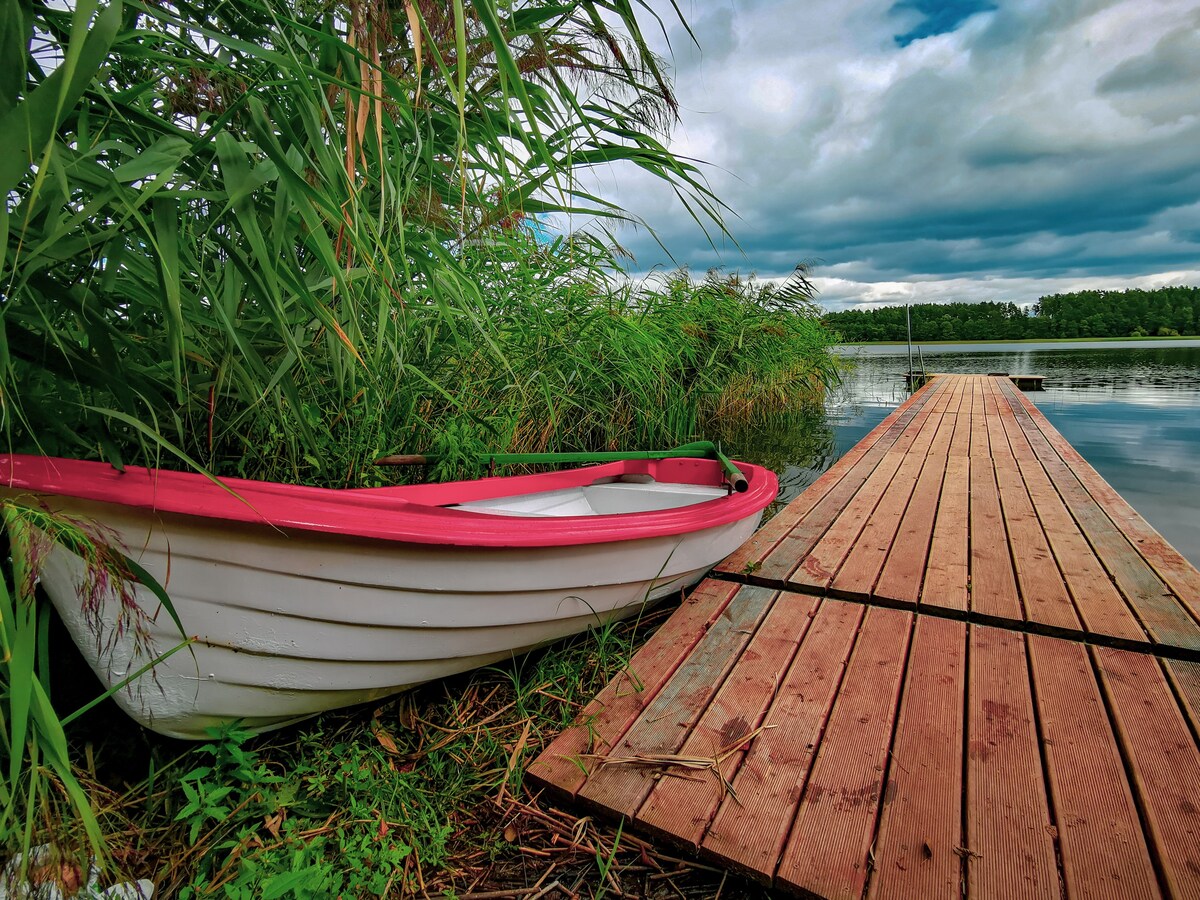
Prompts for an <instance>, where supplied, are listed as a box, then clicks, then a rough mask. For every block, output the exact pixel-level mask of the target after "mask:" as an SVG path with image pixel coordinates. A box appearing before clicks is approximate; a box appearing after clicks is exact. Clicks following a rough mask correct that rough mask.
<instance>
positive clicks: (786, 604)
mask: <svg viewBox="0 0 1200 900" xmlns="http://www.w3.org/2000/svg"><path fill="white" fill-rule="evenodd" d="M820 602H821V601H820V600H819V599H818V598H816V597H812V596H801V595H800V594H788V593H785V594H781V595H780V596H779V597H778V598H777V599H776V600H775V602H774V604H772V606H771V609H770V611H769V612H768V613H767V617H766V618H765V619H764V620H763V623H762V625H761V626H760V627H759V629H758V631H757V632H756V633H755V635H754V637H753V638H752V639H751V641H750V643H749V644H748V645H747V647H746V649H745V650H744V651H743V652H742V654H741V656H739V657H738V659H737V662H736V663H735V664H734V667H733V670H732V671H731V672H730V673H729V676H728V677H727V678H726V679H725V683H724V684H723V685H721V689H720V690H719V691H718V692H717V695H716V696H715V697H714V698H713V701H712V703H711V704H709V706H708V708H707V709H706V710H704V713H703V715H702V716H701V717H700V719H699V721H698V722H697V723H696V726H695V728H693V729H692V732H691V734H689V735H688V737H687V740H686V741H684V743H683V746H682V747H681V748H680V750H679V753H680V755H682V756H697V757H712V758H714V759H716V758H718V757H719V756H720V755H722V753H723V752H724V751H727V750H732V749H733V748H734V747H735V746H736V745H737V742H738V741H739V740H740V739H742V738H744V737H745V736H746V735H749V734H752V733H753V732H754V731H755V730H756V729H758V728H759V726H760V725H763V724H766V725H768V726H770V725H771V724H772V723H771V722H770V721H769V720H768V719H767V718H766V713H767V712H768V707H769V706H770V703H771V701H772V700H773V699H774V698H775V691H776V688H777V687H778V683H779V673H780V672H785V671H787V669H788V667H789V666H790V665H791V662H792V658H793V656H794V654H795V652H796V649H797V647H798V646H799V645H800V643H801V642H802V641H803V639H804V636H805V634H806V632H807V629H808V626H809V624H810V623H811V622H812V621H813V618H814V617H815V616H816V610H817V606H818V604H819V603H820ZM741 761H742V754H741V753H735V754H734V755H733V756H732V757H730V758H729V759H728V760H726V761H725V762H723V763H722V764H721V775H722V776H723V779H724V780H732V779H733V778H734V776H735V774H736V773H737V770H738V767H739V765H740V764H741ZM724 795H725V789H724V783H723V781H722V779H721V778H718V777H716V775H715V773H714V774H713V776H712V777H709V778H707V783H706V782H705V780H704V779H701V780H700V782H699V783H697V779H696V778H694V777H692V778H687V779H683V778H678V777H664V778H659V779H658V780H657V782H656V783H655V785H654V786H653V788H652V789H651V791H650V794H649V796H648V797H647V798H646V800H645V802H644V803H643V804H642V807H641V809H640V810H639V811H638V814H637V817H638V820H639V821H640V822H641V824H642V825H643V826H644V827H645V829H646V830H647V831H648V832H649V833H651V834H658V835H660V836H663V837H667V838H668V839H673V840H680V839H682V840H683V841H685V842H687V843H689V844H691V845H693V846H695V847H698V846H699V845H700V839H701V837H702V836H703V834H704V832H705V830H707V828H708V824H709V822H710V821H711V820H712V817H713V815H715V813H716V811H717V807H718V806H719V805H720V802H721V799H722V798H723V797H724Z"/></svg>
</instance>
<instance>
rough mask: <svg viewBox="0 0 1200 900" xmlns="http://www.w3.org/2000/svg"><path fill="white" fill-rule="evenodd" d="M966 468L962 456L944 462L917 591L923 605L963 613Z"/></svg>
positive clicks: (967, 527)
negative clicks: (922, 581) (921, 582)
mask: <svg viewBox="0 0 1200 900" xmlns="http://www.w3.org/2000/svg"><path fill="white" fill-rule="evenodd" d="M955 434H957V431H956V432H955ZM970 466H971V460H970V458H969V457H967V456H965V455H963V456H950V457H948V458H947V460H946V472H945V475H944V476H943V479H942V493H941V500H940V502H939V504H938V509H937V517H936V519H935V521H934V526H933V541H932V543H931V544H930V546H929V566H928V568H927V570H926V572H925V585H924V587H923V588H922V590H921V603H922V604H923V605H927V606H937V607H942V608H945V609H955V610H961V611H962V612H966V610H967V603H968V595H967V584H968V582H967V579H968V578H969V576H970V566H969V559H970V557H969V551H968V537H967V536H968V534H969V533H970V519H969V512H970V505H971V501H970V490H971V481H970Z"/></svg>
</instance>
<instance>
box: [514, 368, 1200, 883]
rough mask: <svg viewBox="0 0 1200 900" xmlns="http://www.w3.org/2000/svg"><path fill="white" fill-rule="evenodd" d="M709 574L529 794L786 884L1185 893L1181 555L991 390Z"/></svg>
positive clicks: (1192, 873) (1018, 405)
mask: <svg viewBox="0 0 1200 900" xmlns="http://www.w3.org/2000/svg"><path fill="white" fill-rule="evenodd" d="M715 575H716V577H713V578H710V579H708V580H706V581H705V582H703V583H702V584H701V585H700V586H699V587H698V588H697V589H696V590H695V591H693V593H692V594H691V596H690V597H689V598H688V599H687V600H686V601H685V602H684V603H683V605H682V606H681V607H680V609H679V610H678V611H677V612H676V613H675V614H674V615H672V617H671V618H670V619H669V620H668V621H667V623H666V624H665V625H663V627H662V628H661V629H660V630H659V631H658V632H657V633H656V634H655V635H654V636H653V637H652V638H651V639H650V640H649V641H648V642H647V643H646V644H645V645H644V646H643V647H642V649H641V650H640V651H639V652H638V653H637V654H636V655H635V657H634V658H633V660H632V661H631V663H630V666H629V668H628V670H627V671H626V673H624V674H623V675H622V676H620V677H618V678H617V679H616V680H614V681H613V682H612V683H611V684H609V685H608V687H606V688H605V690H604V691H603V692H602V693H601V694H600V695H599V696H598V697H597V698H596V699H595V700H594V701H593V702H592V703H591V704H590V705H589V706H588V708H587V709H586V710H585V711H584V713H583V714H582V715H581V717H580V719H579V724H577V725H576V726H575V727H572V728H569V729H567V730H566V731H565V732H563V733H562V734H561V735H560V736H559V737H558V738H557V739H556V740H555V741H554V742H553V743H552V744H551V745H550V746H549V747H548V748H547V749H546V751H545V752H544V753H543V754H542V755H541V756H540V757H539V758H538V759H537V760H536V761H535V762H534V763H533V764H532V765H531V767H530V769H529V773H528V774H529V778H530V780H531V782H533V783H534V784H535V785H537V786H541V787H544V788H545V789H547V790H550V791H552V792H554V793H556V794H559V795H560V796H561V795H564V794H565V795H568V796H569V797H570V798H571V799H572V800H573V801H574V802H576V803H579V804H581V805H584V806H586V807H588V808H590V809H591V810H593V811H596V812H598V813H600V814H603V815H607V816H614V817H615V816H623V817H625V819H626V820H627V825H628V827H632V828H634V829H636V830H638V831H640V832H642V833H644V834H649V835H651V836H654V837H656V838H658V839H661V840H663V841H665V842H668V843H671V844H674V845H677V846H680V847H683V848H685V849H690V850H692V851H695V852H698V853H699V854H700V856H701V857H703V858H705V859H708V860H710V861H713V862H716V863H719V864H722V865H725V866H728V867H730V868H731V869H733V870H735V871H737V872H740V873H742V874H745V875H748V876H750V877H752V878H755V879H758V880H760V881H763V882H766V883H769V884H772V885H774V886H777V887H779V888H781V889H784V890H786V891H789V892H792V893H797V894H800V895H805V896H818V897H831V898H832V897H838V898H841V897H848V898H849V897H862V896H867V897H870V898H886V897H912V898H925V897H929V898H935V897H945V898H959V897H961V896H967V897H978V898H1009V897H1046V898H1060V897H1064V896H1065V897H1067V898H1069V900H1071V898H1084V897H1112V898H1131V897H1158V896H1168V897H1197V898H1200V741H1198V735H1200V622H1198V616H1197V610H1198V608H1200V573H1198V572H1197V571H1196V569H1195V568H1193V567H1192V566H1191V565H1189V564H1188V563H1187V562H1186V561H1185V560H1184V559H1183V558H1182V557H1181V556H1180V555H1179V554H1178V553H1177V552H1176V551H1174V550H1173V549H1172V548H1171V547H1170V546H1169V545H1168V544H1167V543H1166V542H1165V541H1164V540H1163V539H1162V538H1161V537H1160V536H1159V535H1158V534H1157V533H1156V532H1155V531H1154V530H1153V529H1152V528H1151V527H1150V526H1149V525H1148V524H1147V523H1146V522H1145V521H1144V520H1143V519H1141V517H1139V516H1138V515H1137V514H1136V513H1135V512H1134V511H1133V509H1132V508H1130V507H1129V506H1128V504H1126V503H1125V502H1124V501H1123V500H1122V499H1121V498H1120V497H1119V496H1118V495H1117V494H1116V493H1115V492H1114V491H1113V490H1112V488H1110V487H1109V486H1108V485H1107V484H1106V483H1105V482H1104V481H1103V480H1102V479H1101V478H1100V476H1099V475H1097V474H1096V473H1095V471H1094V470H1092V469H1091V467H1090V466H1088V465H1087V463H1086V462H1084V461H1083V459H1082V458H1081V457H1080V456H1079V455H1078V454H1077V453H1076V452H1075V451H1074V450H1073V449H1072V448H1071V447H1070V445H1069V444H1067V442H1066V441H1065V440H1064V439H1063V438H1062V436H1061V435H1059V434H1058V432H1057V431H1055V430H1054V428H1053V427H1051V426H1050V424H1049V423H1048V422H1047V421H1046V420H1045V418H1044V417H1043V416H1042V415H1041V414H1040V413H1039V412H1038V411H1037V410H1036V408H1034V407H1033V406H1032V405H1031V404H1030V403H1029V402H1028V401H1027V400H1026V399H1025V398H1024V397H1023V396H1021V394H1020V392H1019V391H1018V390H1016V389H1015V388H1014V386H1013V385H1012V383H1011V381H1009V379H1007V378H999V377H995V378H992V377H983V376H939V377H938V378H936V379H935V380H934V381H933V382H932V383H931V384H930V385H928V386H926V387H925V388H923V389H922V390H921V391H919V392H918V393H917V394H915V395H914V396H913V397H912V398H911V399H910V400H908V401H907V402H906V403H905V404H904V405H903V406H901V407H900V408H899V409H898V410H896V411H895V412H894V413H893V414H892V415H890V416H889V417H888V418H887V419H886V420H884V422H882V423H881V424H880V425H879V427H877V428H876V429H875V430H874V431H872V432H871V434H869V435H868V436H867V437H866V438H865V439H864V440H863V441H861V442H860V443H859V444H858V445H857V446H855V447H854V448H853V449H852V450H851V451H850V452H849V453H847V454H846V455H845V456H844V457H843V458H842V459H841V460H840V461H839V462H838V463H837V464H836V465H835V466H834V467H833V468H831V469H830V470H829V471H828V472H826V473H825V475H823V476H822V478H821V479H820V480H819V481H818V482H817V483H816V484H814V485H813V486H812V487H811V488H809V489H808V490H807V491H805V492H804V494H802V495H801V496H800V497H799V498H798V499H797V500H796V501H794V502H793V503H792V504H791V505H789V506H788V507H787V508H786V509H785V510H784V511H783V512H782V513H781V514H780V515H779V516H777V517H776V518H775V519H773V520H772V521H771V522H769V523H768V524H767V526H766V527H765V528H763V529H762V530H761V531H760V532H759V533H758V534H756V535H755V536H754V537H753V538H752V539H751V540H750V541H749V542H747V544H746V545H745V546H744V547H743V548H742V549H741V550H740V551H739V552H738V553H737V554H735V556H733V557H731V558H730V559H729V560H727V561H726V562H725V563H724V564H723V565H722V566H721V567H720V570H719V571H718V572H716V573H715ZM683 760H687V762H688V764H687V765H686V766H685V765H680V764H679V763H680V762H681V761H683Z"/></svg>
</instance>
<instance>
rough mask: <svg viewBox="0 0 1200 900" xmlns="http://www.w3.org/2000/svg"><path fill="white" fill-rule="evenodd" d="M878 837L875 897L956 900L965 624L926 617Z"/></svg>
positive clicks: (917, 637)
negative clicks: (943, 899) (944, 899)
mask: <svg viewBox="0 0 1200 900" xmlns="http://www.w3.org/2000/svg"><path fill="white" fill-rule="evenodd" d="M910 659H911V662H910V663H909V668H908V675H907V676H906V679H905V684H904V698H903V701H902V705H901V709H900V718H899V720H898V721H897V724H896V736H895V740H894V741H893V746H892V751H891V763H890V766H889V769H888V783H887V787H886V788H885V789H884V801H883V813H882V816H881V818H880V823H879V834H878V837H877V838H876V840H875V863H876V871H875V874H874V875H872V877H871V882H870V889H869V892H868V897H869V898H871V900H893V898H909V900H934V898H947V900H951V898H952V900H958V898H959V896H960V885H961V881H962V856H961V854H960V851H961V848H962V846H963V843H964V840H965V839H964V836H963V832H962V802H963V732H964V728H963V697H964V692H965V689H966V662H967V626H966V625H965V624H964V623H962V622H952V621H949V620H947V619H933V618H928V617H920V618H918V620H917V624H916V628H915V630H914V633H913V643H912V650H911V652H910Z"/></svg>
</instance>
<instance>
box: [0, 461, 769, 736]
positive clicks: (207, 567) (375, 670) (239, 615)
mask: <svg viewBox="0 0 1200 900" xmlns="http://www.w3.org/2000/svg"><path fill="white" fill-rule="evenodd" d="M738 465H739V468H740V469H741V472H742V473H743V474H744V475H745V477H746V482H745V487H746V490H745V491H744V492H740V493H739V492H731V491H730V490H728V489H727V487H726V486H725V485H724V478H725V471H724V470H723V469H722V466H721V464H720V463H719V462H717V461H715V460H709V459H680V458H672V459H656V460H625V461H620V462H613V463H607V464H605V465H600V466H590V467H586V468H579V469H573V470H570V471H564V472H553V473H548V474H542V475H525V476H516V477H508V478H485V479H480V480H478V481H470V482H456V483H452V484H441V485H419V486H415V487H392V488H370V489H359V490H330V489H324V488H312V487H300V486H294V485H282V484H274V483H268V482H255V481H245V480H238V479H224V480H222V482H221V483H220V484H217V483H215V482H213V481H211V480H209V479H207V478H205V477H204V476H202V475H198V474H195V473H181V472H167V471H161V470H155V469H142V468H134V467H128V468H126V469H125V470H124V471H117V470H116V469H114V468H112V467H110V466H109V465H107V464H104V463H97V462H82V461H78V460H65V459H54V458H46V457H37V456H20V455H0V494H3V495H4V496H7V497H10V498H18V497H19V498H23V499H25V500H27V501H28V500H30V499H32V498H36V500H37V502H40V503H44V504H45V505H46V506H47V507H48V508H49V509H50V510H52V511H54V512H57V513H63V514H66V515H68V516H70V517H73V518H76V519H79V520H83V521H89V522H95V523H98V524H99V526H102V528H103V529H104V533H105V534H108V535H111V536H112V537H113V538H115V539H116V540H117V541H119V542H120V547H121V549H122V552H123V553H125V554H126V555H128V557H129V558H130V559H133V560H134V561H136V562H137V563H138V564H139V565H140V566H141V567H142V568H143V569H145V571H146V572H148V573H149V574H150V575H151V576H153V578H154V579H157V581H158V582H159V583H160V584H161V585H162V586H163V587H164V588H165V590H166V592H167V594H168V595H169V596H170V599H171V602H172V604H173V606H174V609H175V611H176V612H177V614H178V617H179V621H180V623H181V624H182V628H183V632H184V633H185V634H186V635H187V636H188V637H190V638H193V639H194V640H193V643H192V644H191V645H190V646H189V647H187V648H185V649H184V650H182V651H181V652H177V653H174V654H173V655H171V656H169V657H168V658H166V659H164V660H161V661H160V662H158V663H157V664H156V665H155V666H154V668H153V670H152V672H148V673H146V674H144V675H141V676H139V677H138V678H136V679H135V680H133V681H132V682H131V683H130V684H128V685H126V686H124V687H122V688H120V689H119V690H118V691H117V692H116V693H115V695H114V696H115V698H116V700H117V702H118V703H119V704H120V705H121V707H122V708H123V709H124V710H125V711H126V712H127V713H128V714H129V715H130V716H132V717H133V718H134V719H136V720H137V721H138V722H140V723H142V724H144V725H146V726H147V727H149V728H152V729H153V730H155V731H158V732H160V733H162V734H166V735H170V736H174V737H183V738H203V737H205V736H206V735H205V728H206V727H208V726H211V725H214V724H218V723H221V722H226V721H229V720H234V719H241V720H243V721H244V722H245V724H246V725H247V726H248V727H250V728H254V729H259V730H265V729H270V728H275V727H279V726H281V725H284V724H287V723H289V722H294V721H296V720H298V719H302V718H304V717H306V716H310V715H313V714H315V713H318V712H321V711H322V710H327V709H332V708H335V707H339V706H347V705H350V704H354V703H359V702H364V701H367V700H373V699H376V698H380V697H385V696H387V695H389V694H393V693H395V692H397V691H400V690H402V689H404V688H406V687H411V686H413V685H416V684H420V683H422V682H425V681H429V680H431V679H435V678H441V677H444V676H447V675H452V674H455V673H458V672H463V671H466V670H468V669H472V668H475V667H477V666H483V665H488V664H490V663H493V662H496V661H499V660H503V659H507V658H509V657H511V656H513V655H514V654H519V653H523V652H525V651H527V650H530V649H532V648H534V647H537V646H540V645H543V644H546V643H549V642H551V641H554V640H557V639H559V638H562V637H565V636H567V635H570V634H574V633H577V632H580V631H584V630H586V629H587V628H588V627H589V626H593V625H599V624H602V623H605V622H608V621H610V620H613V619H616V618H620V617H622V616H628V615H632V614H634V613H636V612H637V611H638V610H640V609H642V608H643V607H644V605H645V604H646V603H647V602H652V601H655V600H658V599H660V598H662V597H665V596H667V595H668V594H672V593H675V592H677V591H679V590H680V589H681V588H683V587H685V586H687V585H690V584H693V583H695V582H696V581H698V580H699V579H700V578H701V577H702V576H703V574H704V573H705V572H706V571H707V570H708V569H709V568H711V567H712V566H713V565H715V564H716V563H717V562H719V561H720V560H721V559H723V558H724V557H725V556H727V555H728V554H729V553H731V552H732V551H733V550H734V549H736V548H737V547H738V546H739V545H740V544H742V543H743V542H744V541H745V540H746V539H747V538H749V537H750V535H751V534H752V533H753V531H754V529H755V527H756V526H757V524H758V521H759V518H760V516H761V513H762V510H763V509H764V508H765V507H766V506H767V504H769V503H770V502H771V501H772V500H773V499H774V498H775V495H776V492H777V488H778V485H777V482H776V478H775V475H774V474H773V473H772V472H770V471H768V470H766V469H763V468H760V467H758V466H753V465H748V464H745V463H739V464H738ZM86 570H87V567H86V566H85V564H84V562H83V559H82V558H81V557H80V556H78V555H76V553H74V552H72V551H71V550H68V549H66V548H65V547H63V546H61V545H55V546H53V547H52V548H48V549H47V552H46V553H45V554H44V557H43V559H42V560H41V571H40V575H41V584H42V586H43V587H44V588H45V590H46V593H47V594H48V595H49V597H50V599H51V600H52V601H53V603H54V605H55V607H56V608H57V609H58V612H59V614H60V615H61V617H62V619H63V621H64V622H65V623H66V625H67V628H68V629H69V630H70V632H71V634H72V636H73V637H74V639H75V641H76V643H77V644H78V645H79V648H80V650H81V651H82V653H83V655H84V657H85V658H86V659H87V661H88V663H89V664H90V665H91V667H92V668H93V670H95V672H96V674H97V675H98V676H99V677H100V679H101V681H102V682H104V683H105V684H106V685H108V686H109V687H112V686H113V685H118V684H120V683H121V681H122V680H124V679H126V678H127V676H129V675H130V674H132V673H134V672H136V671H137V670H138V669H139V668H142V667H143V666H144V665H145V664H146V663H147V662H149V661H150V659H153V658H156V657H158V656H161V655H162V654H164V653H166V652H168V651H170V650H171V649H172V648H174V647H177V646H178V645H179V644H180V642H181V634H180V629H179V626H177V625H176V624H175V623H174V621H173V620H172V618H171V617H170V616H169V615H167V614H166V613H165V612H164V611H163V610H162V609H161V606H162V604H161V602H160V599H159V598H158V596H157V595H156V594H155V593H154V592H153V591H152V590H151V589H149V588H147V587H146V586H144V585H141V584H136V585H132V586H131V587H130V586H127V587H126V596H125V605H123V603H122V599H121V597H120V596H119V595H118V593H117V592H118V591H119V588H117V587H112V588H111V592H112V593H113V594H114V596H113V597H112V598H109V600H108V602H104V603H102V604H100V605H99V608H97V607H96V605H95V604H94V603H93V604H88V603H82V602H81V598H86V597H88V596H91V597H92V599H93V600H94V595H95V591H96V580H95V578H92V579H91V580H89V573H88V572H87V571H86ZM89 592H90V594H89ZM131 599H132V602H133V603H135V604H136V607H137V610H138V616H139V622H140V623H141V624H140V630H139V629H137V628H131V627H130V622H129V620H128V604H129V602H130V601H131ZM122 609H125V610H126V613H125V616H124V617H123V616H122V612H121V611H122Z"/></svg>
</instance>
